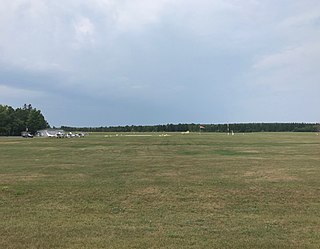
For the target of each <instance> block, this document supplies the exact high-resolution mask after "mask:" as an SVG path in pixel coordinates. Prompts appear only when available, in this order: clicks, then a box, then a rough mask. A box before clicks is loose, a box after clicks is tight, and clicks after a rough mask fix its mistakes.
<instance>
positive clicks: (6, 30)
mask: <svg viewBox="0 0 320 249" xmlns="http://www.w3.org/2000/svg"><path fill="white" fill-rule="evenodd" d="M319 94H320V1H319V0H303V1H301V0H281V1H278V0H67V1H66V0H55V1H51V0H2V1H1V2H0V104H7V105H11V106H13V107H15V108H16V107H20V106H22V105H23V104H24V103H31V104H32V105H33V106H34V107H36V108H37V109H40V110H42V112H43V114H44V115H45V117H46V118H47V120H48V121H49V123H50V124H51V125H55V126H60V125H72V126H109V125H126V124H128V125H131V124H166V123H191V122H194V123H227V122H320V112H319V107H320V96H319Z"/></svg>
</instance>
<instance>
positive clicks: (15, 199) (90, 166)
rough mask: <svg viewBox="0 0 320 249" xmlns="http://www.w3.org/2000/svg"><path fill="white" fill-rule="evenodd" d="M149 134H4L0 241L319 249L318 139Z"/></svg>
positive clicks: (11, 244) (15, 244) (8, 244)
mask: <svg viewBox="0 0 320 249" xmlns="http://www.w3.org/2000/svg"><path fill="white" fill-rule="evenodd" d="M109 135H110V134H109ZM151 135H152V136H120V135H119V136H108V137H105V134H99V133H96V134H90V136H88V137H85V138H75V139H55V138H53V139H52V138H51V139H50V138H34V139H22V138H17V137H16V138H5V137H2V138H0V248H15V249H16V248H77V249H79V248H319V245H320V136H317V135H316V134H314V133H252V134H244V135H243V134H236V135H235V136H227V135H226V134H217V133H211V134H209V133H203V134H198V133H194V134H192V133H190V134H186V135H182V134H178V133H173V134H170V136H159V134H156V133H155V134H151Z"/></svg>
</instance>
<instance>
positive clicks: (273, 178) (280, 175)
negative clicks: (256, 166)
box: [244, 169, 299, 182]
mask: <svg viewBox="0 0 320 249" xmlns="http://www.w3.org/2000/svg"><path fill="white" fill-rule="evenodd" d="M244 176H245V177H246V178H249V179H248V180H252V181H270V182H282V181H297V180H299V178H298V177H296V176H292V175H289V174H288V173H286V172H284V171H283V170H276V169H263V170H262V169H260V170H255V171H247V172H245V173H244Z"/></svg>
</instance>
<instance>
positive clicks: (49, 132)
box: [36, 129, 65, 137]
mask: <svg viewBox="0 0 320 249" xmlns="http://www.w3.org/2000/svg"><path fill="white" fill-rule="evenodd" d="M64 135H65V132H64V130H57V129H45V130H39V131H37V132H36V136H37V137H64Z"/></svg>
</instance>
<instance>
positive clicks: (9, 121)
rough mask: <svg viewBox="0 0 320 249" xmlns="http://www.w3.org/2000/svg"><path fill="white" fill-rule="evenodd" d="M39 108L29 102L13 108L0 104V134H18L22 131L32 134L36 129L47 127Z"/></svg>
mask: <svg viewBox="0 0 320 249" xmlns="http://www.w3.org/2000/svg"><path fill="white" fill-rule="evenodd" d="M48 127H49V124H48V122H47V121H46V120H45V118H44V116H43V115H42V113H41V111H40V110H37V109H36V108H33V107H32V105H31V104H29V105H27V104H24V106H23V107H22V108H16V109H14V108H13V107H11V106H8V105H0V136H19V135H20V134H21V132H22V131H28V132H30V133H32V134H34V133H35V132H36V131H37V130H41V129H45V128H48Z"/></svg>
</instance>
